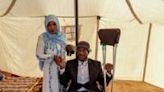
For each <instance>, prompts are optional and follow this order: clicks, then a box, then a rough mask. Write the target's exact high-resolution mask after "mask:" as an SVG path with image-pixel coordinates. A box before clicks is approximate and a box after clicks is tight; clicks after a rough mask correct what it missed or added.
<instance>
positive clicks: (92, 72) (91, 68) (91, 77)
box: [88, 59, 94, 82]
mask: <svg viewBox="0 0 164 92" xmlns="http://www.w3.org/2000/svg"><path fill="white" fill-rule="evenodd" d="M88 69H89V80H90V81H89V82H92V80H93V77H94V70H93V69H94V68H93V64H92V61H91V60H90V59H88Z"/></svg>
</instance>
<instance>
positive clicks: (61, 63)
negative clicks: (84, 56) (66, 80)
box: [54, 56, 65, 69]
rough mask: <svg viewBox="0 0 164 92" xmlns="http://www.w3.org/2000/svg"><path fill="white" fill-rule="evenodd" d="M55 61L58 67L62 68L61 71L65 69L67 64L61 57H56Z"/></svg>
mask: <svg viewBox="0 0 164 92" xmlns="http://www.w3.org/2000/svg"><path fill="white" fill-rule="evenodd" d="M54 61H55V63H56V64H57V65H58V66H60V69H63V68H65V63H64V61H63V59H62V57H61V56H54Z"/></svg>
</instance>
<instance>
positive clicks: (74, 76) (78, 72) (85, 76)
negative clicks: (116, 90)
mask: <svg viewBox="0 0 164 92" xmlns="http://www.w3.org/2000/svg"><path fill="white" fill-rule="evenodd" d="M76 50H77V52H76V53H77V58H75V59H73V60H70V61H68V62H67V63H66V67H65V70H62V68H64V67H63V64H61V63H60V64H58V65H59V66H60V68H61V69H60V82H61V83H62V84H63V85H64V86H66V87H67V86H68V83H69V82H70V83H69V84H70V85H69V89H68V92H102V90H104V76H103V72H102V68H101V63H100V62H99V61H96V60H92V59H89V58H88V54H89V52H90V45H89V43H88V42H85V41H80V42H79V43H78V45H77V48H76ZM105 69H106V70H107V72H108V75H106V78H107V80H106V82H107V84H108V83H109V81H110V80H111V79H112V75H110V74H111V66H110V65H109V64H106V65H105ZM98 84H99V85H101V87H102V89H101V90H100V88H98ZM99 87H100V86H99Z"/></svg>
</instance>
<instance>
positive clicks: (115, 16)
mask: <svg viewBox="0 0 164 92" xmlns="http://www.w3.org/2000/svg"><path fill="white" fill-rule="evenodd" d="M78 3H79V25H80V31H79V40H86V41H88V42H89V43H90V44H91V48H92V52H91V53H90V57H91V58H93V59H97V60H100V61H102V50H101V46H100V44H99V43H100V41H99V40H96V39H97V38H96V37H97V29H100V28H120V29H121V38H120V43H119V44H118V50H117V62H116V76H115V77H116V79H120V80H139V81H144V82H147V83H150V84H152V85H156V86H158V87H161V88H164V72H162V70H163V69H164V67H163V65H164V58H163V57H164V46H163V45H164V41H162V39H164V36H163V34H164V12H162V10H164V1H163V0H79V2H78ZM74 10H75V9H74V0H0V69H1V70H5V71H8V72H12V73H15V74H17V75H21V76H31V77H38V76H42V72H41V71H40V70H39V67H38V61H37V59H36V57H35V49H36V43H37V37H38V35H39V34H41V33H42V32H44V31H45V29H44V16H46V15H48V14H55V15H57V16H58V17H59V19H60V24H61V26H63V27H67V26H73V25H74V24H75V23H74V20H75V19H74ZM98 16H100V17H101V18H100V19H99V18H98ZM68 43H74V41H73V40H71V41H68ZM111 52H112V48H111V47H110V46H109V47H108V48H107V61H108V62H112V61H111V60H112V55H111Z"/></svg>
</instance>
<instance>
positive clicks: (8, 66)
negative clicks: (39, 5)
mask: <svg viewBox="0 0 164 92" xmlns="http://www.w3.org/2000/svg"><path fill="white" fill-rule="evenodd" d="M43 20H44V18H7V17H3V18H0V53H1V54H0V68H1V69H2V70H5V71H8V72H11V73H15V74H17V75H22V76H40V75H41V72H40V70H39V68H38V64H37V63H38V61H37V60H36V58H35V51H36V43H37V36H38V35H39V34H40V33H41V32H42V31H43V27H44V26H43V24H44V22H43Z"/></svg>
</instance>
